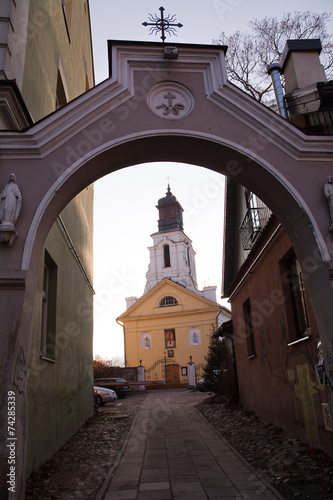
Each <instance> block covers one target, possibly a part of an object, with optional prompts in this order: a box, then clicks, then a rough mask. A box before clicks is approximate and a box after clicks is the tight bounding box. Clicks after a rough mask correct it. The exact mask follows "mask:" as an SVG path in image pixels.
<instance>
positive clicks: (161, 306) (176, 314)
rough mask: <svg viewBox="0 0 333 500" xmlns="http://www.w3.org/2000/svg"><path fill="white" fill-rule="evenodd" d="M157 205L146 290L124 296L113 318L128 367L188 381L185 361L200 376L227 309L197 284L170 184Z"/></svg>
mask: <svg viewBox="0 0 333 500" xmlns="http://www.w3.org/2000/svg"><path fill="white" fill-rule="evenodd" d="M157 209H158V211H159V220H158V232H156V233H154V234H152V235H151V236H152V239H153V245H152V246H151V247H149V253H150V263H149V266H148V272H147V274H146V278H147V281H146V286H145V291H144V295H143V296H142V297H140V298H139V299H138V298H137V297H129V298H127V299H126V303H127V310H126V311H125V312H124V313H123V314H122V315H120V316H119V317H118V318H117V322H118V323H120V324H122V325H123V329H124V345H125V365H126V366H127V367H129V366H131V367H134V366H144V368H145V380H151V381H154V380H161V381H163V382H167V383H173V384H182V383H183V384H186V383H187V382H188V379H187V375H188V373H187V368H188V365H189V364H190V365H191V366H192V364H194V365H195V366H196V368H197V370H196V372H197V378H198V377H199V376H200V374H201V372H200V368H201V367H202V365H203V363H204V362H205V355H206V354H207V349H208V344H209V339H210V337H211V336H212V333H213V331H214V330H215V329H216V327H217V326H218V325H219V324H221V323H222V322H224V321H227V320H229V319H230V317H231V313H230V311H229V310H228V309H226V308H224V307H223V306H221V305H220V304H218V303H217V302H216V286H209V287H204V288H203V290H199V289H198V285H197V281H196V268H195V252H194V250H193V247H192V242H191V240H190V239H189V238H188V236H186V234H185V233H184V230H183V209H182V207H181V205H180V204H179V202H178V201H177V199H176V197H175V196H174V195H173V194H172V193H171V190H170V186H168V190H167V193H166V196H165V197H163V198H161V199H160V200H159V201H158V204H157Z"/></svg>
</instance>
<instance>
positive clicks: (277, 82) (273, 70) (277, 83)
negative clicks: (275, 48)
mask: <svg viewBox="0 0 333 500" xmlns="http://www.w3.org/2000/svg"><path fill="white" fill-rule="evenodd" d="M267 72H268V74H269V75H270V76H271V78H272V82H273V87H274V92H275V97H276V100H277V105H278V108H279V112H280V115H281V116H282V118H285V119H286V120H288V114H287V109H286V105H285V102H284V93H283V88H282V84H281V78H280V73H281V66H280V65H279V64H278V63H273V64H271V65H270V66H269V67H268V70H267Z"/></svg>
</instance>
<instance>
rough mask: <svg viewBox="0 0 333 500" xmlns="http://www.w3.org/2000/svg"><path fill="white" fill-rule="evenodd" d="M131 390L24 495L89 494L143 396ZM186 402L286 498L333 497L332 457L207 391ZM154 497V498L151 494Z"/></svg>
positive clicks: (35, 499)
mask: <svg viewBox="0 0 333 500" xmlns="http://www.w3.org/2000/svg"><path fill="white" fill-rule="evenodd" d="M145 397H146V395H145V393H138V394H132V395H130V396H129V397H128V396H127V397H126V398H125V399H123V400H118V401H117V402H115V403H112V404H109V405H106V406H104V407H102V408H99V409H98V412H97V413H96V414H95V415H94V416H93V417H92V418H91V419H90V420H89V421H88V422H87V423H86V424H85V425H84V426H83V427H82V428H81V429H80V431H79V432H78V433H77V434H75V436H73V438H72V439H71V440H70V441H68V442H67V443H66V445H65V446H64V447H63V448H62V449H61V450H59V452H58V453H56V454H55V455H54V456H53V457H52V458H51V459H50V460H49V461H48V462H47V463H46V464H44V466H43V467H41V468H40V469H39V471H37V472H36V473H34V474H32V476H31V477H30V478H29V480H28V482H27V489H26V500H46V499H54V500H72V499H81V500H90V499H91V500H93V499H95V498H96V496H97V494H98V492H99V491H100V488H101V486H102V485H103V483H104V481H105V478H106V477H107V475H108V474H109V473H110V470H111V469H112V467H114V465H115V463H116V461H117V457H118V456H119V451H120V450H121V447H122V445H123V443H124V441H125V439H126V437H127V436H128V434H129V431H130V429H131V425H132V422H133V420H134V418H135V415H136V414H137V412H138V410H139V408H140V407H141V405H142V403H143V402H144V400H145ZM188 397H189V398H190V399H189V400H190V401H191V403H192V404H196V405H198V406H197V409H198V410H199V411H200V412H201V413H202V415H204V417H205V418H206V419H207V421H208V422H209V423H210V424H211V425H212V426H213V427H214V428H215V429H216V430H218V431H219V432H221V434H222V436H223V437H224V439H226V440H227V441H228V442H229V443H230V444H231V445H232V446H233V447H234V448H235V449H236V450H237V451H238V452H239V453H240V454H241V455H242V456H243V457H244V458H245V459H246V460H247V461H248V462H249V463H250V464H251V465H252V467H254V468H255V469H256V471H257V472H259V473H260V474H262V475H263V477H264V478H265V479H266V480H267V481H269V482H270V483H271V484H272V485H273V486H274V487H275V488H276V489H277V490H278V491H279V492H280V494H281V495H282V496H283V497H284V498H285V499H286V500H292V499H300V500H305V499H310V500H333V460H332V459H330V458H329V457H328V456H327V455H326V454H324V453H322V452H320V451H318V450H313V449H312V448H310V447H308V446H306V445H304V443H301V442H299V441H298V440H297V439H295V438H292V437H290V436H288V435H286V434H284V433H283V432H282V431H281V430H280V429H278V428H276V427H274V426H272V425H270V424H268V423H267V422H265V421H264V420H262V419H259V418H257V417H256V416H255V415H254V414H253V412H251V411H250V410H248V409H246V408H241V407H239V406H234V407H228V406H226V405H223V404H214V405H211V404H202V402H203V401H205V402H208V401H209V399H208V395H207V394H206V393H200V392H198V391H188ZM154 500H155V499H154Z"/></svg>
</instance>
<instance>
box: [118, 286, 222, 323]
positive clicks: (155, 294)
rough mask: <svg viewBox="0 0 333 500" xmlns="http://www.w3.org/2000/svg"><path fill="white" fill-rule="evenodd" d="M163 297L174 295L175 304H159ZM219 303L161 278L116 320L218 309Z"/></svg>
mask: <svg viewBox="0 0 333 500" xmlns="http://www.w3.org/2000/svg"><path fill="white" fill-rule="evenodd" d="M164 297H174V298H175V299H176V301H177V304H172V305H169V306H168V305H166V306H161V305H160V303H161V300H162V299H163V298H164ZM219 308H220V305H219V304H217V303H216V302H212V301H210V300H208V299H205V298H204V297H202V296H201V295H199V294H197V293H194V292H192V291H190V290H187V289H186V288H185V287H183V286H181V285H178V284H177V283H174V282H173V281H172V280H170V279H163V280H162V281H160V283H158V284H157V285H156V286H155V287H154V288H152V289H151V290H150V291H149V292H147V293H146V294H145V295H143V296H142V297H140V298H139V299H138V300H137V302H135V304H133V305H132V306H131V307H130V308H129V309H127V311H125V312H124V313H123V314H121V315H120V316H119V317H118V318H117V320H119V321H123V320H126V319H131V318H136V317H138V316H146V315H147V316H151V315H163V314H176V313H182V312H184V311H189V312H190V311H191V312H193V311H199V310H202V311H207V310H216V311H218V310H219Z"/></svg>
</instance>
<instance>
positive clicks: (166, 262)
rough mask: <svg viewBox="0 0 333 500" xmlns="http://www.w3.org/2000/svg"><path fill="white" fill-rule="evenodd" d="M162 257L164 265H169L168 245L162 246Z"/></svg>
mask: <svg viewBox="0 0 333 500" xmlns="http://www.w3.org/2000/svg"><path fill="white" fill-rule="evenodd" d="M163 258H164V267H170V265H171V264H170V247H169V245H164V246H163Z"/></svg>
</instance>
